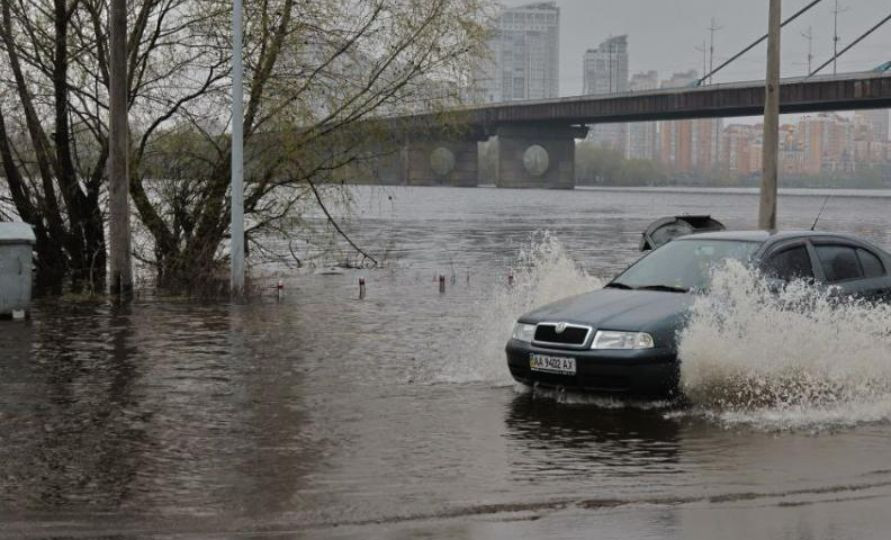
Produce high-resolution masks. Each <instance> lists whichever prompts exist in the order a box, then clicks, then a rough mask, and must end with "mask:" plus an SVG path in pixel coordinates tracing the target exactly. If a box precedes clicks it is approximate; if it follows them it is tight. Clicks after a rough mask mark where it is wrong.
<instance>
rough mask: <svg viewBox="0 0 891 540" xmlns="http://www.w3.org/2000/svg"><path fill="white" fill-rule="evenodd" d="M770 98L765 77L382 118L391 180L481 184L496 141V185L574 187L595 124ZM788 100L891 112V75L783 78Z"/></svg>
mask: <svg viewBox="0 0 891 540" xmlns="http://www.w3.org/2000/svg"><path fill="white" fill-rule="evenodd" d="M764 96H765V91H764V81H751V82H740V83H733V84H715V85H710V86H705V87H684V88H672V89H662V90H651V91H645V92H628V93H622V94H608V95H597V96H579V97H571V98H561V99H552V100H544V101H521V102H509V103H502V104H493V105H486V106H476V107H467V108H462V109H456V110H452V111H448V112H446V113H435V114H433V113H431V114H418V115H411V116H402V117H392V118H387V119H382V120H381V122H383V123H384V125H385V129H386V130H387V131H388V132H390V133H392V134H393V135H394V136H395V138H396V140H398V141H399V144H400V145H401V147H402V148H401V151H400V152H399V160H398V163H395V164H394V163H391V164H390V165H389V169H390V176H391V182H392V183H397V184H406V185H440V184H444V185H454V186H475V185H477V175H478V168H479V167H478V151H477V146H478V144H477V143H478V142H479V141H485V140H488V139H489V137H492V136H496V137H497V138H498V144H497V153H498V157H497V167H496V178H495V183H496V185H498V186H499V187H544V188H562V189H571V188H573V187H574V186H575V171H574V162H575V139H579V138H584V137H585V135H586V134H587V131H588V127H587V126H588V125H590V124H604V123H617V122H647V121H656V120H684V119H694V118H719V117H721V118H728V117H739V116H758V115H761V114H763V112H764ZM780 103H781V105H780V110H781V112H782V113H807V112H821V111H847V110H855V109H878V108H891V74H889V73H881V72H862V73H848V74H840V75H836V76H823V77H811V78H795V79H784V80H783V81H782V82H781V85H780ZM456 126H457V127H456ZM385 168H386V167H385ZM393 174H395V175H396V178H393V177H392V175H393Z"/></svg>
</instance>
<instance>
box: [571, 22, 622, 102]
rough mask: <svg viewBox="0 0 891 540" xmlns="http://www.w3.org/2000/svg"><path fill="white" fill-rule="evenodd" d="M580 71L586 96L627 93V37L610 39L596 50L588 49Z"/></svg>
mask: <svg viewBox="0 0 891 540" xmlns="http://www.w3.org/2000/svg"><path fill="white" fill-rule="evenodd" d="M582 70H583V73H582V76H583V79H584V87H583V90H582V92H583V93H584V94H586V95H590V94H614V93H616V92H625V91H627V90H628V36H618V37H611V38H609V39H608V40H606V41H604V42H603V43H601V44H600V45H599V46H598V47H597V48H596V49H588V50H587V52H585V57H584V60H583V65H582Z"/></svg>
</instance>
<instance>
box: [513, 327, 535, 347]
mask: <svg viewBox="0 0 891 540" xmlns="http://www.w3.org/2000/svg"><path fill="white" fill-rule="evenodd" d="M511 337H512V338H514V339H515V340H517V341H524V342H526V343H532V338H534V337H535V325H534V324H524V323H517V324H515V325H514V331H513V333H512V334H511Z"/></svg>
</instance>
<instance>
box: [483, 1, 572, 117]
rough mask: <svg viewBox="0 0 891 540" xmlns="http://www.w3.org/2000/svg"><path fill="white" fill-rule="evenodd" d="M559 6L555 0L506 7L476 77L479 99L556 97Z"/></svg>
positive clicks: (557, 87) (557, 91) (500, 99)
mask: <svg viewBox="0 0 891 540" xmlns="http://www.w3.org/2000/svg"><path fill="white" fill-rule="evenodd" d="M559 42H560V8H558V7H557V3H556V2H555V1H551V2H535V3H532V4H527V5H524V6H520V7H516V8H511V9H506V10H504V11H503V12H502V13H501V15H500V16H499V17H498V21H497V27H496V28H495V35H494V37H493V38H492V39H491V40H490V41H489V49H490V52H491V58H490V59H489V60H488V61H486V62H484V63H483V65H482V66H481V67H480V69H479V70H478V73H477V76H476V86H477V87H478V91H479V92H480V93H481V94H482V95H481V96H480V98H481V99H480V100H481V101H485V102H501V101H514V100H523V99H547V98H555V97H558V96H559V86H558V82H559V70H558V67H559V64H560V55H559Z"/></svg>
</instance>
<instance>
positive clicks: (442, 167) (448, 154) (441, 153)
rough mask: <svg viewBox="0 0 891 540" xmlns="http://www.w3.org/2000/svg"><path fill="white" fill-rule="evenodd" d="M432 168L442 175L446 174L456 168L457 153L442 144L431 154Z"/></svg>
mask: <svg viewBox="0 0 891 540" xmlns="http://www.w3.org/2000/svg"><path fill="white" fill-rule="evenodd" d="M430 168H431V169H433V172H435V173H436V174H438V175H440V176H445V175H447V174H449V173H450V172H452V170H453V169H454V168H455V154H454V153H452V151H451V150H449V149H448V148H445V147H443V146H440V147H439V148H437V149H436V150H434V151H433V152H432V153H431V154H430Z"/></svg>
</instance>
